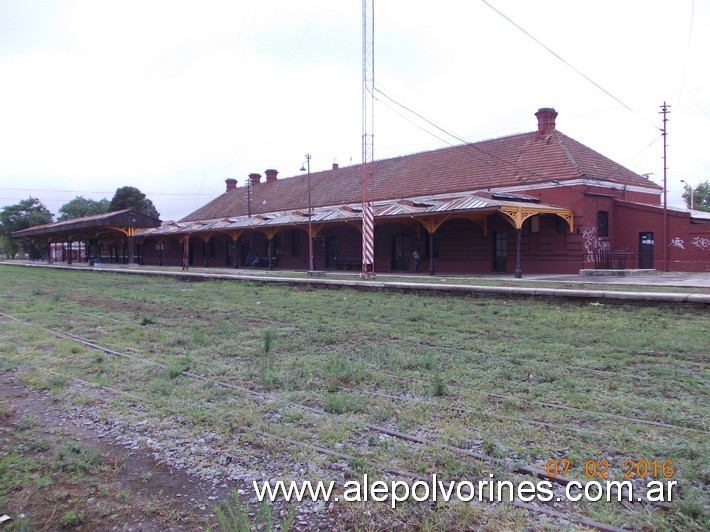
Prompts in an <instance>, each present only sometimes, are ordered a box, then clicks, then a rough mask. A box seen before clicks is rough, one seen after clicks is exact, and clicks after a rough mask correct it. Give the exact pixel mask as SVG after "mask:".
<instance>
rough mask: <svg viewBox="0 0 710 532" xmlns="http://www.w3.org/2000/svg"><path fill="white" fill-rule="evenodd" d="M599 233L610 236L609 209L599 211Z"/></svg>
mask: <svg viewBox="0 0 710 532" xmlns="http://www.w3.org/2000/svg"><path fill="white" fill-rule="evenodd" d="M597 234H598V236H609V213H608V212H607V211H597Z"/></svg>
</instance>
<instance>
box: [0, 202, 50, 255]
mask: <svg viewBox="0 0 710 532" xmlns="http://www.w3.org/2000/svg"><path fill="white" fill-rule="evenodd" d="M51 222H52V213H51V212H49V209H47V207H45V206H44V205H43V204H42V202H41V201H39V200H38V199H37V198H33V197H32V196H30V197H29V198H28V199H26V200H22V201H20V202H19V203H17V204H15V205H8V206H6V207H3V208H2V210H1V211H0V232H1V233H2V240H1V241H0V245H2V248H3V251H4V252H5V253H7V254H8V255H9V256H12V255H14V254H15V253H17V251H18V250H19V249H20V248H21V249H23V250H25V251H28V250H29V245H27V244H23V243H19V242H17V241H16V240H12V239H11V238H10V233H12V232H13V231H20V230H22V229H27V228H28V227H34V226H35V225H43V224H48V223H51Z"/></svg>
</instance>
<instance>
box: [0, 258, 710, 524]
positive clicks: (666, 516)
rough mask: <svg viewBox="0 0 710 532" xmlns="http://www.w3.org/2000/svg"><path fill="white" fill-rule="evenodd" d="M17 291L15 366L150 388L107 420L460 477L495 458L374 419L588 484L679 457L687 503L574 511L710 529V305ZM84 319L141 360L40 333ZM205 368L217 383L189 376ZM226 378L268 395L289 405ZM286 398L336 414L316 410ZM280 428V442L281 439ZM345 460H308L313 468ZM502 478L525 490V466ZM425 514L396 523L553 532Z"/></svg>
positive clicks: (273, 292) (474, 474)
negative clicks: (567, 464) (591, 475)
mask: <svg viewBox="0 0 710 532" xmlns="http://www.w3.org/2000/svg"><path fill="white" fill-rule="evenodd" d="M97 294H101V297H97ZM0 300H2V301H3V304H4V307H3V308H4V309H5V310H4V311H5V312H7V313H9V314H11V315H13V316H16V317H18V318H20V319H23V320H27V321H30V322H32V323H33V324H34V327H33V328H31V327H27V326H25V325H21V324H18V323H13V322H10V321H7V320H4V321H3V322H2V325H1V326H2V333H3V335H4V337H5V338H4V340H5V342H6V343H7V344H9V345H12V346H13V348H12V349H11V350H10V352H9V353H8V355H7V357H6V358H5V360H4V361H3V364H5V365H7V366H8V367H22V368H23V381H24V382H25V383H26V384H27V385H28V386H32V387H35V388H38V389H45V390H51V392H52V393H53V394H55V395H56V396H57V397H60V398H64V399H66V400H69V398H72V397H74V398H76V397H77V396H76V394H72V391H71V387H72V378H73V377H78V378H81V379H84V380H88V381H90V382H96V383H99V384H101V385H102V386H109V387H111V388H113V389H117V390H122V391H125V392H128V393H130V394H133V395H136V396H139V397H141V399H142V404H143V405H144V407H145V411H142V412H139V413H137V412H133V411H132V410H131V408H130V407H129V406H127V404H125V403H124V402H122V401H121V400H118V399H117V400H115V401H113V402H112V403H111V404H109V405H106V406H105V408H108V409H110V410H109V411H108V412H107V415H112V416H115V417H117V418H122V419H126V420H128V421H130V420H131V419H132V418H133V417H136V418H137V416H140V419H142V420H149V421H150V422H151V423H155V424H156V426H161V425H163V424H169V423H170V419H172V418H175V417H179V418H181V419H186V420H189V421H190V422H191V423H192V424H194V426H193V430H194V431H195V434H199V433H201V432H204V431H209V432H216V433H224V434H233V433H238V434H239V436H240V438H241V439H243V441H247V442H250V443H251V444H253V445H256V446H259V447H260V448H266V449H268V450H269V452H270V453H272V454H273V456H274V459H275V460H278V459H283V460H287V461H288V460H292V459H293V455H294V452H296V451H294V449H293V448H291V447H290V446H289V445H287V444H285V443H283V441H286V439H287V438H288V439H290V440H297V441H302V442H304V443H308V444H312V445H319V446H322V447H328V448H336V449H337V450H338V451H339V452H342V453H350V454H351V455H352V456H353V457H354V459H353V460H352V461H351V469H352V470H353V471H354V472H355V471H359V470H360V469H362V467H363V465H364V464H366V463H379V464H397V466H398V467H399V468H401V469H407V470H410V471H414V472H421V473H423V474H428V473H431V472H436V473H437V474H438V475H439V476H441V477H446V478H466V479H469V480H475V479H478V478H484V479H485V478H487V475H488V469H487V467H488V466H486V465H482V464H481V463H480V462H476V461H469V460H466V459H464V458H462V457H461V456H460V455H456V454H452V453H451V452H449V451H446V450H443V449H440V448H432V447H430V446H422V445H414V444H412V443H408V442H403V441H401V440H395V439H392V438H385V439H379V438H378V437H376V435H373V433H371V432H368V431H367V430H364V429H363V427H364V425H365V424H368V423H369V424H381V425H385V426H388V427H389V428H393V429H395V430H400V431H402V432H408V433H411V434H416V435H418V436H421V437H425V438H427V439H430V440H433V441H438V442H441V443H448V444H450V445H456V446H459V447H461V448H464V449H471V450H475V451H477V452H481V453H483V454H486V455H488V456H492V457H496V458H501V459H505V460H508V461H510V463H511V464H518V465H532V466H535V467H538V468H540V469H544V468H545V464H546V463H547V461H548V460H550V459H558V460H559V459H565V458H566V459H570V460H571V461H572V468H571V475H572V476H575V477H577V478H579V477H580V476H583V474H584V464H585V462H586V461H587V460H595V461H597V460H600V459H606V460H608V461H609V462H610V463H611V464H612V467H611V473H612V475H613V476H614V478H619V477H620V476H621V475H622V474H623V464H624V461H625V460H627V459H635V460H639V459H642V458H643V459H645V460H648V461H651V460H654V459H656V460H659V461H663V460H672V461H673V463H674V465H675V466H677V467H676V473H675V477H674V479H675V480H678V482H679V484H680V485H681V487H682V495H681V498H680V499H679V500H678V501H677V503H674V504H672V505H671V509H670V511H669V512H667V513H666V512H661V511H655V510H641V509H639V508H633V507H632V509H631V510H627V509H625V508H624V507H622V506H620V505H613V504H594V505H577V506H574V505H573V506H572V510H573V511H574V512H577V513H580V514H582V515H586V516H587V517H589V518H592V519H596V520H598V521H601V522H604V523H609V524H614V525H617V526H619V525H621V524H623V523H627V524H629V525H630V526H632V527H638V528H643V527H645V528H658V529H664V528H674V527H675V528H683V529H688V530H693V529H696V530H703V529H705V528H706V526H705V525H706V524H707V515H706V514H705V513H703V512H705V510H704V509H705V508H706V507H707V504H708V491H707V490H708V488H707V486H708V484H709V483H710V482H708V481H709V480H710V478H709V477H710V472H709V470H708V468H707V464H706V463H705V462H706V457H707V456H708V438H707V431H708V427H709V426H710V423H709V420H710V416H709V412H708V401H707V398H708V395H709V392H710V387H709V386H708V377H707V375H708V369H710V364H709V356H708V355H709V353H708V347H707V346H708V345H710V341H709V340H710V338H709V336H708V332H707V331H708V330H709V329H710V327H709V325H710V320H709V319H708V316H707V313H706V312H704V311H702V310H693V309H682V308H670V307H653V306H649V307H639V306H624V305H607V304H603V305H596V304H589V303H580V302H568V303H559V302H556V303H546V302H540V301H524V300H501V299H490V300H489V299H485V298H475V299H474V298H466V297H461V298H457V297H427V296H421V295H407V294H394V293H379V292H357V291H354V290H350V289H335V290H313V289H310V288H308V287H303V288H294V287H283V286H278V285H267V284H260V283H253V282H234V281H211V282H201V283H191V282H184V281H177V280H174V279H159V278H148V277H141V276H125V275H114V274H97V273H82V272H72V271H61V270H59V271H58V270H49V269H28V268H10V267H6V268H3V276H2V277H1V278H0ZM87 309H90V312H88V311H87ZM146 317H149V319H145V318H146ZM68 322H70V323H71V331H72V333H73V334H76V335H79V336H83V337H87V338H90V339H92V340H93V341H95V342H97V343H99V344H101V345H104V346H108V347H110V348H111V349H114V350H116V351H119V352H121V353H126V354H130V355H131V356H132V357H135V358H130V359H129V358H119V357H115V356H113V355H108V354H97V353H98V352H96V351H94V350H90V349H88V348H85V347H83V346H82V347H81V348H80V349H71V347H68V344H67V342H69V344H72V342H70V341H68V340H62V339H58V338H55V337H52V336H51V335H49V334H47V333H46V332H45V331H43V330H42V329H41V328H40V327H51V328H55V329H60V330H66V324H67V323H68ZM75 345H76V344H75ZM142 360H145V361H150V362H151V363H155V364H161V365H162V367H163V368H164V369H162V370H161V369H158V368H155V367H152V366H150V365H147V364H146V363H143V362H141V361H142ZM47 368H51V369H52V371H53V372H54V373H52V374H50V373H47V371H46V369H47ZM188 369H189V370H190V371H191V372H194V373H196V374H200V375H204V376H205V377H206V378H207V379H208V380H207V382H203V381H197V380H195V379H190V378H188V377H187V376H185V375H184V373H183V372H184V371H186V370H188ZM219 383H226V384H229V385H230V386H236V387H243V388H249V389H252V390H257V391H267V392H268V393H270V394H271V396H272V400H271V401H260V400H259V399H258V398H256V397H254V396H252V395H248V394H244V393H239V392H237V391H235V389H234V388H224V387H223V386H221V385H220V384H219ZM74 400H76V399H74ZM287 401H291V402H296V403H300V404H303V405H308V406H311V407H317V408H322V409H324V410H325V411H326V412H329V413H331V414H332V415H331V416H328V417H317V418H316V417H315V416H314V415H313V414H310V413H307V412H304V410H301V409H298V408H297V407H294V406H293V405H291V404H288V403H287ZM550 405H558V406H560V407H564V408H554V407H551V406H550ZM0 415H1V411H0ZM631 418H640V419H642V420H647V421H649V422H659V423H666V424H670V425H673V426H674V427H672V428H665V427H661V426H658V425H652V424H644V423H640V422H637V421H633V420H632V419H631ZM689 429H693V430H689ZM264 433H268V434H273V435H274V438H279V437H281V438H283V440H274V439H272V441H265V440H264V438H263V436H260V435H261V434H264ZM373 436H375V437H374V439H373ZM279 441H281V442H282V443H279ZM298 452H300V451H298ZM330 462H331V459H330V458H328V457H327V456H321V455H316V456H311V455H308V464H307V465H306V466H305V469H306V470H308V469H309V468H310V467H311V466H313V467H318V468H323V469H324V470H327V469H328V466H329V464H330ZM367 468H368V469H370V466H369V465H367ZM500 475H505V479H506V480H515V479H518V480H520V477H518V476H516V474H514V473H512V470H510V469H507V470H501V471H500ZM411 506H412V507H410V506H407V508H406V509H404V510H402V512H403V513H404V514H406V515H403V516H401V515H399V514H398V515H397V517H396V518H397V519H400V518H401V519H403V520H404V521H403V522H409V523H412V524H416V526H418V527H425V528H426V527H427V526H432V527H434V528H436V527H437V526H439V525H441V524H442V523H449V524H451V523H454V522H455V518H458V517H461V518H462V519H463V518H464V517H465V519H467V520H468V521H465V522H469V523H475V525H472V526H473V527H477V528H482V527H484V526H485V523H486V522H488V521H487V519H493V518H494V517H495V518H496V519H502V521H501V522H508V523H510V526H511V527H512V528H516V527H519V526H520V527H523V528H525V527H527V528H537V526H536V525H538V524H539V523H537V522H536V521H534V517H531V515H529V514H527V513H523V514H520V512H519V511H518V510H515V509H510V508H508V509H507V510H504V509H501V508H500V507H496V508H495V509H493V510H491V513H490V515H488V514H486V515H487V517H486V515H482V514H480V513H468V514H466V515H465V516H463V515H459V514H458V512H463V510H461V509H455V510H454V509H451V508H448V507H447V508H446V509H444V508H442V509H439V510H432V509H431V508H429V509H425V508H422V507H420V506H416V505H411ZM500 512H504V514H501V513H500ZM453 516H455V517H453ZM355 518H356V516H354V517H353V519H355ZM452 519H454V521H452ZM407 520H409V521H407ZM365 523H366V522H365V521H363V522H362V526H366V524H365Z"/></svg>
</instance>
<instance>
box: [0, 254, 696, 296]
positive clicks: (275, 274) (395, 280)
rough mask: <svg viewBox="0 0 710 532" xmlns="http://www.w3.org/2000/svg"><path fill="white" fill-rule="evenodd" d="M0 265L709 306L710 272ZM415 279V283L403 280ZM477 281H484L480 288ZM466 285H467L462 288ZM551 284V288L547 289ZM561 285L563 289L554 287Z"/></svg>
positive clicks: (470, 294)
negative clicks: (324, 273)
mask: <svg viewBox="0 0 710 532" xmlns="http://www.w3.org/2000/svg"><path fill="white" fill-rule="evenodd" d="M0 265H14V266H28V267H36V268H64V269H72V270H81V271H87V272H106V273H121V274H130V275H152V276H164V277H175V278H182V279H195V280H198V279H199V280H205V279H223V280H244V281H251V282H264V283H279V284H288V285H293V286H298V285H307V286H311V287H323V288H335V287H347V288H354V289H359V290H377V291H392V292H403V293H428V294H441V295H444V294H446V295H466V296H472V297H476V296H478V297H503V298H510V297H523V298H531V299H543V300H544V299H547V300H564V299H568V300H581V301H590V302H602V301H603V302H606V303H638V304H649V305H653V304H664V303H665V304H673V305H690V306H699V307H708V306H710V273H682V272H670V273H665V272H656V273H654V274H649V275H638V276H633V277H617V276H609V277H600V276H580V275H554V274H537V275H527V276H525V277H524V278H523V279H515V278H514V277H513V276H512V274H511V275H481V276H462V275H457V276H451V275H440V276H429V275H426V274H422V275H414V274H409V275H407V274H397V275H395V274H378V275H377V278H376V280H360V279H359V274H352V275H350V276H348V275H343V274H341V273H340V272H333V276H335V275H336V273H337V274H338V276H339V277H341V278H340V279H326V278H322V277H309V276H308V275H307V272H304V271H300V272H294V271H268V270H264V271H259V270H256V271H255V270H251V269H250V270H248V271H247V270H239V269H218V268H191V269H190V270H189V271H182V270H180V269H177V268H168V267H164V268H160V267H152V266H140V265H123V264H121V265H119V264H111V265H109V264H102V265H101V266H100V267H96V266H94V267H91V266H89V265H88V264H87V263H74V264H72V265H66V264H56V263H55V264H46V263H26V262H25V263H19V262H16V261H6V262H2V263H0ZM403 277H404V278H411V282H409V281H403V280H401V279H402V278H403ZM476 280H480V281H482V282H481V284H476ZM490 280H498V281H502V284H504V286H491V285H490V283H488V284H486V282H489V281H490ZM457 281H461V283H463V282H466V283H467V284H459V283H458V282H457ZM595 283H599V284H605V285H622V286H624V285H625V286H628V288H629V289H628V290H624V289H620V290H609V289H604V288H603V287H599V289H597V288H590V287H589V285H590V284H592V285H593V284H595ZM550 284H552V285H553V287H550V286H549V285H550ZM556 284H559V287H556V286H554V285H556ZM653 287H676V288H677V290H673V291H663V292H657V291H653Z"/></svg>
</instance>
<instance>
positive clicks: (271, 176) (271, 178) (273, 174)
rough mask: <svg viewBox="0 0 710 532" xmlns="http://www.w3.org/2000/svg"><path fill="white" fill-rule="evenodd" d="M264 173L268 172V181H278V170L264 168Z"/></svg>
mask: <svg viewBox="0 0 710 532" xmlns="http://www.w3.org/2000/svg"><path fill="white" fill-rule="evenodd" d="M264 173H265V174H266V182H267V183H273V182H274V181H276V174H278V172H277V171H276V170H274V169H273V168H269V169H268V170H264Z"/></svg>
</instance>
